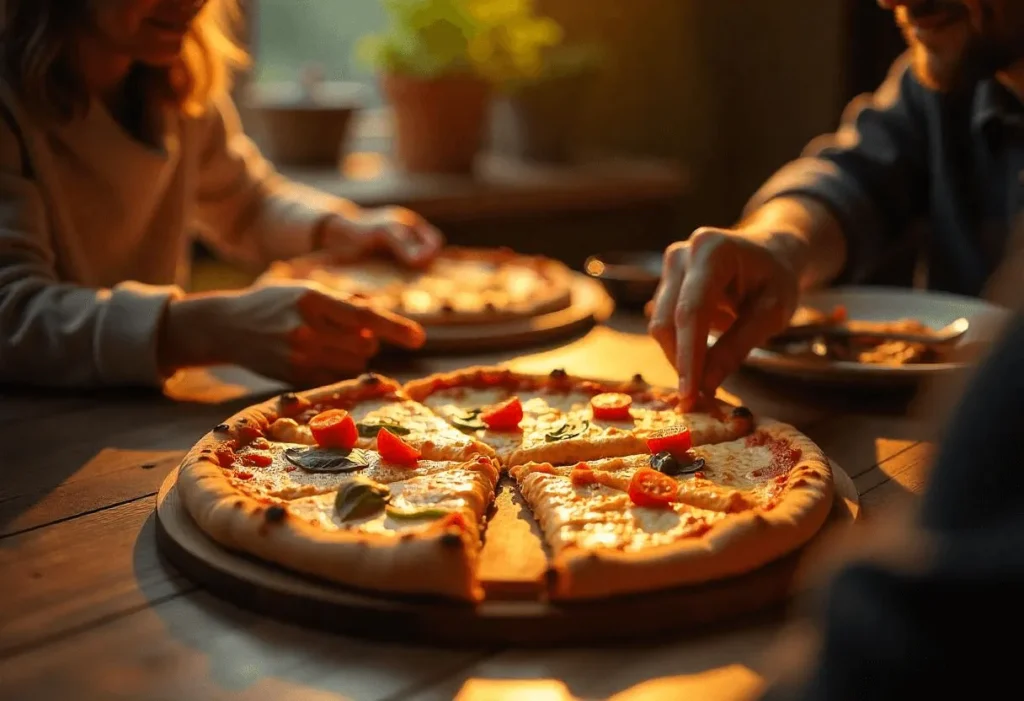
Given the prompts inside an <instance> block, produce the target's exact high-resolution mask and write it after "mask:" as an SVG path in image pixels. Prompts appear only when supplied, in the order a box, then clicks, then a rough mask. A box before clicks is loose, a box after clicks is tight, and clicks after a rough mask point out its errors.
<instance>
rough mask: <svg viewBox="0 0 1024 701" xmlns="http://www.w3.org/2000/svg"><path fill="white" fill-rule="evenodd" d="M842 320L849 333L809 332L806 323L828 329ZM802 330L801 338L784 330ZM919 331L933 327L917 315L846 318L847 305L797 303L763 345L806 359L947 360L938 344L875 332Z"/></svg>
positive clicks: (900, 362)
mask: <svg viewBox="0 0 1024 701" xmlns="http://www.w3.org/2000/svg"><path fill="white" fill-rule="evenodd" d="M837 324H845V326H846V328H848V329H849V330H850V331H851V332H852V333H851V334H850V335H843V336H831V335H828V334H826V333H822V334H821V335H815V336H809V335H807V334H806V333H803V330H805V329H806V328H807V327H812V328H814V329H817V328H821V329H822V330H823V331H825V330H827V329H828V327H829V326H834V325H837ZM793 329H799V330H801V334H800V338H795V339H794V338H787V332H788V331H790V330H793ZM890 333H895V334H900V333H903V334H920V335H922V336H925V337H927V336H929V335H931V334H934V333H935V331H934V329H932V328H931V327H930V326H928V325H927V324H925V323H924V322H922V321H920V320H919V319H913V318H903V319H893V320H890V321H869V320H864V319H849V318H848V315H847V311H846V308H845V307H843V306H841V305H837V306H835V307H833V308H832V309H830V310H828V311H822V310H819V309H814V308H811V307H800V308H799V309H797V311H796V312H795V313H794V314H793V317H792V318H791V319H790V324H789V327H788V328H787V330H786V331H783V332H782V333H781V334H778V335H777V336H776V337H775V338H773V339H771V340H770V342H769V343H768V344H767V345H766V349H767V350H770V351H773V352H776V353H780V354H783V355H786V356H790V357H795V358H802V359H807V360H819V361H820V360H828V361H838V362H851V363H864V364H867V365H888V366H902V365H920V364H925V363H941V362H944V361H945V360H946V358H945V357H944V354H943V353H942V350H941V349H940V347H939V346H937V345H934V344H927V343H920V342H912V341H903V340H894V339H884V338H878V334H890Z"/></svg>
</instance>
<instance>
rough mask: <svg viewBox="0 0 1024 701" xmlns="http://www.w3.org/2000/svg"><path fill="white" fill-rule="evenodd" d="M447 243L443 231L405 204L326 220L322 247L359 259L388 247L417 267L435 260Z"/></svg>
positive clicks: (346, 257)
mask: <svg viewBox="0 0 1024 701" xmlns="http://www.w3.org/2000/svg"><path fill="white" fill-rule="evenodd" d="M444 244H445V240H444V236H443V235H442V234H441V232H440V231H438V230H437V229H436V228H434V227H433V226H432V225H431V224H429V223H428V222H427V221H426V220H425V219H424V218H423V217H421V216H420V215H419V214H416V213H415V212H413V211H411V210H409V209H405V208H404V207H382V208H380V209H366V210H362V211H361V212H359V213H358V214H352V215H349V216H341V215H338V216H334V217H331V218H330V219H328V220H327V221H326V222H325V223H324V231H323V240H322V248H323V249H324V250H326V251H329V252H331V253H334V254H335V255H336V256H337V257H338V258H339V259H342V260H358V259H360V258H362V257H364V256H366V255H367V254H369V253H371V252H373V251H377V250H386V251H389V252H390V253H391V254H392V255H394V256H395V258H397V259H398V260H399V261H401V262H402V263H404V264H405V265H408V266H410V267H413V268H420V267H423V266H425V265H427V264H428V263H430V262H431V261H432V260H434V258H435V257H437V254H438V253H440V251H441V249H442V248H443V247H444Z"/></svg>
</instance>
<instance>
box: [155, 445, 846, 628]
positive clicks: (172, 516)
mask: <svg viewBox="0 0 1024 701" xmlns="http://www.w3.org/2000/svg"><path fill="white" fill-rule="evenodd" d="M833 474H834V479H835V484H836V499H835V503H834V505H833V509H832V512H831V514H830V516H829V521H828V522H827V524H826V527H825V528H824V529H822V531H821V532H820V533H819V535H818V536H816V537H815V538H814V539H812V540H811V542H810V543H808V544H807V545H806V546H804V548H803V549H801V550H799V551H797V552H794V553H792V554H790V555H788V556H786V557H784V558H782V559H780V560H777V561H775V562H773V563H770V564H768V565H766V566H764V567H762V568H760V569H758V570H756V571H754V572H751V573H749V574H746V575H743V576H740V577H733V578H730V579H725V580H720V581H715V582H710V583H708V584H702V585H698V586H688V587H682V588H677V589H671V590H664V591H656V592H646V593H643V594H638V595H631V596H623V597H614V598H609V599H601V600H596V601H587V602H576V603H552V602H547V601H540V600H538V598H537V597H538V595H539V593H540V592H541V591H542V590H543V580H544V576H545V571H546V569H547V557H546V555H545V552H544V548H543V545H542V544H541V540H540V538H539V531H538V530H537V527H536V522H535V521H534V519H533V517H532V515H531V514H530V512H529V511H528V510H526V509H525V508H523V506H522V505H521V502H520V501H519V500H518V497H517V496H516V494H515V489H514V488H513V487H512V486H511V484H510V483H508V482H503V484H502V485H501V491H500V493H499V495H498V499H497V503H496V511H495V514H494V515H493V517H492V520H491V522H490V523H489V525H488V529H487V541H486V544H485V546H484V549H483V553H482V561H481V568H480V576H481V579H482V580H483V584H484V589H485V591H486V593H487V596H486V599H485V601H484V602H482V603H480V604H478V605H472V604H466V603H459V602H451V601H445V600H440V599H426V598H419V599H415V598H402V599H397V598H389V597H383V596H380V595H376V594H374V593H372V592H362V591H356V590H353V589H348V588H343V587H341V586H338V585H335V584H331V583H325V582H321V581H318V580H314V579H311V578H308V577H305V576H302V575H299V574H296V573H293V572H290V571H288V570H285V569H283V568H280V567H276V566H274V565H272V564H270V563H267V562H263V561H260V560H257V559H255V558H251V557H249V556H247V555H244V554H240V553H236V552H233V551H229V550H227V549H225V548H223V547H221V546H220V545H218V544H216V543H214V542H213V541H212V540H211V539H209V538H208V537H207V536H206V535H205V534H204V533H203V532H202V531H200V529H199V528H198V526H196V524H195V522H194V521H193V520H192V518H191V517H190V516H189V514H188V513H187V511H186V510H185V507H184V505H183V504H182V503H181V500H180V498H179V496H178V491H177V486H176V484H177V476H178V471H177V470H174V471H172V472H171V473H170V475H168V477H167V479H166V480H165V481H164V483H163V486H162V487H161V489H160V492H159V494H158V495H157V541H158V543H159V545H160V549H161V551H162V552H163V553H164V555H165V556H166V558H167V559H168V560H169V561H170V562H171V563H172V564H173V565H174V566H175V567H176V568H177V569H179V570H180V571H181V572H182V573H183V574H185V575H186V576H188V577H189V578H191V579H193V580H194V581H196V582H197V583H198V584H201V585H202V586H204V587H206V588H207V589H208V590H210V591H211V592H212V593H214V594H216V595H218V596H220V597H221V598H223V599H224V600H226V601H229V602H232V603H234V604H236V605H239V606H242V607H244V608H247V609H250V610H253V611H256V612H258V613H262V614H266V615H269V616H272V617H275V618H280V619H282V620H284V621H286V622H288V623H292V624H301V625H307V626H310V627H315V628H320V629H326V630H331V631H334V632H338V633H346V634H350V635H356V636H360V637H367V638H373V639H377V640H388V641H398V642H404V643H412V642H421V643H431V644H444V645H450V646H480V645H492V644H502V645H519V646H529V647H538V646H540V647H544V646H556V645H567V644H587V645H596V644H610V643H619V642H623V641H627V640H643V641H650V640H651V639H652V638H654V637H656V636H659V635H669V634H678V633H680V632H683V631H686V630H706V628H707V626H709V625H712V624H727V623H729V622H735V621H738V620H742V618H744V617H746V616H750V615H752V614H754V613H758V612H761V611H764V610H765V609H770V608H772V607H777V606H779V605H782V604H784V603H786V602H787V601H788V599H789V598H790V595H791V594H792V585H793V581H794V577H795V575H796V572H797V568H798V566H799V564H800V563H801V555H802V554H803V552H804V551H805V550H806V549H807V548H808V547H812V546H813V545H814V544H815V543H816V542H818V541H820V539H821V538H822V537H825V535H826V533H827V532H828V531H831V530H832V529H834V528H836V527H843V526H848V525H850V524H852V523H853V522H854V521H855V520H856V519H857V518H858V516H859V514H860V506H859V502H858V497H857V490H856V488H855V487H854V484H853V481H852V480H851V479H850V477H849V475H847V474H846V472H844V471H843V470H842V469H841V468H840V467H838V466H837V465H833ZM609 621H614V624H612V625H609V624H608V622H609Z"/></svg>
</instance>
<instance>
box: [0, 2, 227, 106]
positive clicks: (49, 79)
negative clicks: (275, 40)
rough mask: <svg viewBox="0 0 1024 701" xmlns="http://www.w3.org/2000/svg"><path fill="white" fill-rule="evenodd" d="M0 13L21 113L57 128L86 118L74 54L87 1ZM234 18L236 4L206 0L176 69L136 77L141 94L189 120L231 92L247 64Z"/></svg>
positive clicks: (12, 6)
mask: <svg viewBox="0 0 1024 701" xmlns="http://www.w3.org/2000/svg"><path fill="white" fill-rule="evenodd" d="M5 4H6V7H4V5H5ZM0 9H3V10H5V11H4V13H3V15H4V16H3V20H2V23H0V26H2V30H0V54H2V55H0V59H2V61H3V73H4V76H5V77H6V79H7V80H8V82H9V83H10V84H11V85H12V86H13V88H14V89H15V91H16V92H17V93H18V96H19V97H20V98H21V100H22V101H23V102H24V103H25V106H26V108H27V109H29V110H30V111H32V112H33V113H34V114H36V115H38V116H44V117H50V118H54V119H58V120H62V121H63V120H68V119H71V118H72V117H74V116H75V115H77V114H80V113H81V112H83V111H84V110H85V109H86V108H87V107H88V104H89V93H88V90H87V88H86V85H85V83H84V81H83V79H82V77H81V75H80V74H79V72H78V71H77V70H76V67H75V66H76V64H77V61H76V58H75V55H74V51H75V48H74V47H75V39H76V37H77V36H78V35H79V34H80V33H81V32H82V31H83V29H85V28H87V27H89V25H90V24H91V22H92V18H91V17H90V16H89V2H88V0H73V1H72V2H68V1H67V0H0ZM239 17H240V13H239V10H238V6H237V3H236V0H210V2H209V3H207V5H206V7H204V8H203V10H202V11H201V12H200V13H199V15H198V16H197V17H196V18H195V20H194V21H193V24H192V27H191V28H190V29H189V32H188V35H187V36H186V37H185V42H184V46H183V47H182V52H181V58H180V60H179V61H177V62H175V63H174V64H173V65H170V66H167V67H152V66H145V67H140V68H139V69H138V71H139V73H138V75H139V76H140V77H141V78H142V79H143V81H144V89H145V90H147V92H149V93H150V94H152V95H155V96H156V97H157V98H158V99H162V100H165V101H167V102H169V103H171V104H174V105H176V106H177V107H179V108H180V109H182V110H183V111H185V112H187V113H189V114H198V113H200V112H202V110H203V109H204V108H205V107H206V104H207V102H208V101H209V100H210V99H211V98H213V97H215V96H217V95H219V94H222V93H223V92H225V91H227V90H228V89H229V87H230V83H231V69H232V68H233V67H236V66H240V65H245V63H246V62H247V56H246V54H245V51H244V50H243V49H242V48H241V47H240V46H239V45H238V44H237V43H236V42H235V40H234V38H233V34H232V32H231V28H232V26H234V25H236V24H237V22H238V20H239Z"/></svg>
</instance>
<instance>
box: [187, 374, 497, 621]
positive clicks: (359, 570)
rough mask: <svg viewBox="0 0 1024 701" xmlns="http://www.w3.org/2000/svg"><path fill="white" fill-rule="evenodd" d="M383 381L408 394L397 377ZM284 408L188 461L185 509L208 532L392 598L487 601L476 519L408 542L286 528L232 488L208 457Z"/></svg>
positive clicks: (208, 439)
mask: <svg viewBox="0 0 1024 701" xmlns="http://www.w3.org/2000/svg"><path fill="white" fill-rule="evenodd" d="M381 379H382V380H384V381H385V382H390V383H392V384H393V385H394V386H395V387H400V386H399V385H398V384H397V383H395V382H394V381H393V380H390V379H389V378H383V377H382V378H381ZM359 382H360V381H359V380H358V379H357V380H345V381H343V382H340V383H335V384H333V385H328V386H325V387H321V388H316V389H313V390H308V391H306V392H301V393H296V394H298V395H299V396H302V397H304V398H305V399H309V400H311V401H317V400H319V399H322V398H326V397H330V396H331V395H333V394H335V393H336V392H338V391H344V389H346V388H349V387H352V388H354V387H357V386H358V383H359ZM277 401H278V398H277V397H274V398H271V399H268V400H266V401H264V402H261V403H259V404H254V405H251V406H248V407H245V408H243V409H241V410H240V411H238V412H236V413H235V414H234V415H232V416H231V417H229V418H228V419H227V420H226V421H225V422H224V423H226V424H228V425H229V426H230V427H231V429H230V430H229V431H228V432H225V434H224V436H223V437H220V436H218V435H216V434H214V433H213V432H212V431H211V432H208V433H207V434H205V435H204V436H203V437H202V438H201V439H200V440H199V441H197V442H196V444H195V445H194V446H193V447H192V449H191V450H189V452H188V453H187V454H186V455H185V457H184V458H183V459H182V461H181V463H180V465H179V470H178V478H177V487H178V492H179V495H180V497H181V501H182V505H183V506H184V507H185V509H186V511H187V512H188V513H189V515H190V516H191V517H192V519H193V520H194V521H195V522H196V524H197V526H198V527H199V528H200V530H202V531H203V533H205V534H206V535H207V536H208V537H210V538H211V539H212V540H214V541H215V542H217V543H218V544H220V545H222V546H224V547H225V548H229V549H232V550H238V551H242V552H246V553H248V554H250V555H255V556H257V557H259V558H262V559H264V560H266V561H268V562H271V563H276V564H278V565H281V566H284V567H286V568H289V569H292V570H294V571H296V572H300V573H303V574H307V575H312V576H315V577H320V578H323V579H326V580H329V581H332V582H335V583H338V584H343V585H347V586H352V587H356V588H359V589H366V590H368V591H384V592H388V593H392V594H412V595H423V594H436V595H440V596H445V597H450V598H455V599H464V600H470V601H478V600H480V599H481V598H482V597H483V591H482V589H481V587H480V584H479V582H478V581H477V579H476V560H477V558H478V555H479V550H480V544H479V535H480V534H479V532H478V531H477V527H478V524H477V523H476V521H477V518H476V516H475V514H474V517H473V519H471V522H472V523H473V524H474V528H473V529H472V530H471V531H470V532H467V533H460V532H458V531H452V532H450V533H447V532H444V531H443V530H441V529H440V528H438V529H437V530H436V531H435V530H433V529H427V530H424V531H420V532H415V533H411V534H410V536H411V537H406V538H402V537H397V538H388V537H384V536H375V535H373V534H365V533H349V532H345V531H338V532H330V531H325V530H323V529H321V528H318V527H315V526H313V525H312V524H309V523H306V522H304V521H302V520H301V519H297V518H295V517H294V516H291V515H288V516H286V517H285V518H284V519H283V520H282V521H280V522H274V523H269V522H267V520H266V510H267V508H268V506H269V505H267V504H263V503H261V502H260V501H258V500H256V499H254V498H253V497H251V496H249V495H247V494H245V493H243V492H241V491H239V490H237V489H236V488H235V487H234V486H232V485H231V483H230V480H229V479H228V477H227V475H226V473H225V471H224V470H223V468H221V467H220V465H219V464H218V463H216V462H215V459H214V457H213V455H212V453H204V452H203V451H206V450H209V451H213V450H215V449H216V448H218V447H220V446H222V445H223V444H225V443H226V442H227V441H228V440H229V439H230V438H231V437H232V436H234V435H235V434H236V430H235V428H236V426H237V425H238V423H239V420H240V419H243V418H245V419H248V420H250V421H251V420H257V421H258V420H259V419H263V420H269V421H272V420H273V419H275V418H277V416H278V414H277V411H276V403H277ZM488 457H492V456H488ZM492 459H493V457H492ZM493 489H494V487H493V486H492V498H491V499H490V501H489V502H488V504H490V503H493ZM275 501H278V500H275ZM281 503H284V502H283V500H282V501H281ZM452 536H455V537H457V538H458V541H457V542H456V541H455V540H454V538H453V537H452Z"/></svg>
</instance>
